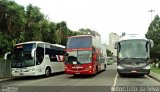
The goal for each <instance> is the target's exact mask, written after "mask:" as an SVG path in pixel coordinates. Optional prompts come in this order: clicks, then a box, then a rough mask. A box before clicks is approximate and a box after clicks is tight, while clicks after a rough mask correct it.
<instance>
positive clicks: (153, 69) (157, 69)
mask: <svg viewBox="0 0 160 92" xmlns="http://www.w3.org/2000/svg"><path fill="white" fill-rule="evenodd" d="M151 71H153V72H155V73H158V74H160V69H159V68H157V67H151Z"/></svg>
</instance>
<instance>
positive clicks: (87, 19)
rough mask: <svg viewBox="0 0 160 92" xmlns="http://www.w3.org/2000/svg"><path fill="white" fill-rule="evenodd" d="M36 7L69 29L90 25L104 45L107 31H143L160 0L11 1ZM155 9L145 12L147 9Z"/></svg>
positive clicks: (157, 12)
mask: <svg viewBox="0 0 160 92" xmlns="http://www.w3.org/2000/svg"><path fill="white" fill-rule="evenodd" d="M13 1H15V2H16V3H18V4H20V5H23V6H27V5H28V4H32V5H34V6H38V7H39V8H40V10H41V12H42V13H44V14H45V15H46V16H48V18H49V20H50V21H53V22H56V23H57V22H61V21H66V23H67V26H68V28H69V29H71V30H73V31H78V30H79V29H80V28H90V29H91V30H94V31H97V32H98V33H100V35H101V39H102V43H106V44H108V41H109V33H111V32H114V33H117V34H119V35H121V34H122V32H125V33H126V34H141V35H143V34H145V33H146V32H147V30H148V27H149V25H150V23H151V20H153V19H154V17H155V15H157V14H158V15H160V0H13ZM151 9H153V10H155V11H154V12H152V13H151V12H149V10H151Z"/></svg>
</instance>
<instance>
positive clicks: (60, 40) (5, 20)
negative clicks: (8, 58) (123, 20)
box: [0, 0, 93, 58]
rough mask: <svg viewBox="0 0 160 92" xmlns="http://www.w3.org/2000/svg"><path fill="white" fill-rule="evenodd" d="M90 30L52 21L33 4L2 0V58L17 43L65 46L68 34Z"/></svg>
mask: <svg viewBox="0 0 160 92" xmlns="http://www.w3.org/2000/svg"><path fill="white" fill-rule="evenodd" d="M52 12H54V11H52ZM88 32H93V31H92V30H91V29H89V28H81V29H79V30H71V29H69V28H68V26H67V23H66V22H65V21H62V22H58V23H55V22H53V21H50V20H49V18H48V17H47V16H46V15H44V14H43V13H42V12H41V11H40V8H39V7H37V6H33V5H32V4H29V5H28V6H26V7H24V6H22V5H19V4H17V3H16V2H15V1H13V0H0V58H3V56H4V54H5V53H6V52H9V51H11V50H12V47H13V45H15V44H17V43H21V42H27V41H44V42H49V43H52V44H54V43H56V44H61V45H64V46H65V45H66V41H67V37H68V36H74V35H78V34H87V33H88Z"/></svg>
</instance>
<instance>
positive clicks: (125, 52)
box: [119, 40, 149, 58]
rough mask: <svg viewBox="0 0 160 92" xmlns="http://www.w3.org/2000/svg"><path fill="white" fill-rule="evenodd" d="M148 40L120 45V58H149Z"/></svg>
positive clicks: (123, 42) (132, 41)
mask: <svg viewBox="0 0 160 92" xmlns="http://www.w3.org/2000/svg"><path fill="white" fill-rule="evenodd" d="M147 43H148V42H147V40H125V41H121V42H120V44H119V58H148V57H149V44H147Z"/></svg>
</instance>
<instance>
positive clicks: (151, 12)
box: [148, 9, 155, 21]
mask: <svg viewBox="0 0 160 92" xmlns="http://www.w3.org/2000/svg"><path fill="white" fill-rule="evenodd" d="M154 11H155V10H153V9H151V10H149V11H148V12H150V13H151V21H152V12H154Z"/></svg>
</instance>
